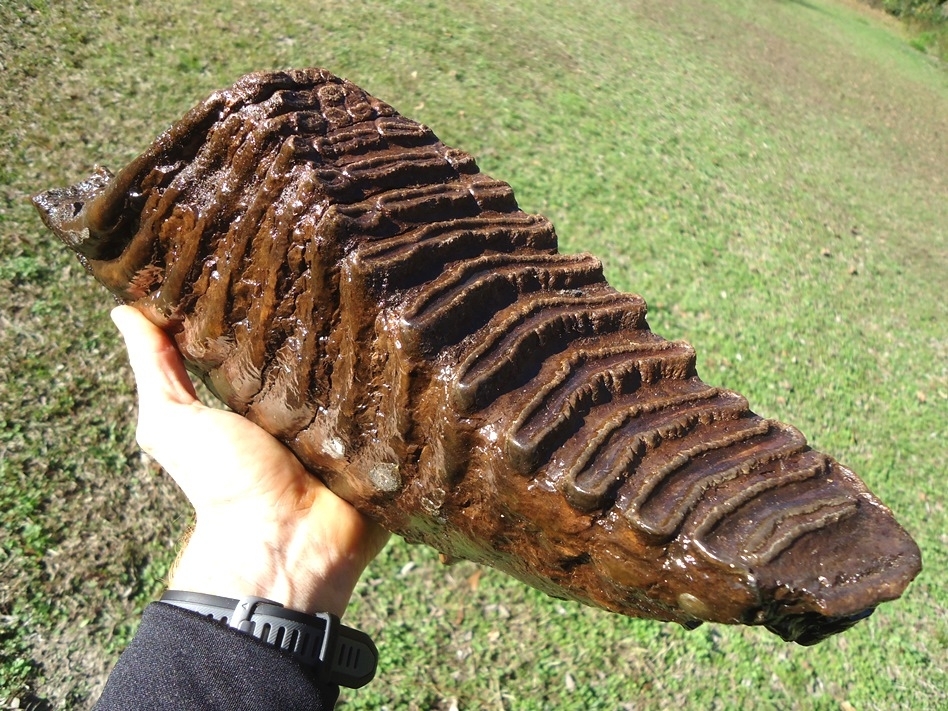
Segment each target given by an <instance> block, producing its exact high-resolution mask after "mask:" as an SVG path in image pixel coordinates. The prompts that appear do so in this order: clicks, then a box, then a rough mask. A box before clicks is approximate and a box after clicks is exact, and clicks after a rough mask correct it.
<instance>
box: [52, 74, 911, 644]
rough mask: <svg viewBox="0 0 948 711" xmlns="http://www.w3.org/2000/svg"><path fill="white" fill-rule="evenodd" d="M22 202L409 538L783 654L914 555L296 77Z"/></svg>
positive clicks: (672, 355) (628, 304) (254, 414)
mask: <svg viewBox="0 0 948 711" xmlns="http://www.w3.org/2000/svg"><path fill="white" fill-rule="evenodd" d="M34 202H35V204H36V206H37V208H38V209H39V211H40V213H41V214H42V216H43V219H44V221H45V222H46V224H47V225H48V226H49V227H50V228H51V229H52V230H53V231H54V232H55V233H57V234H58V235H59V236H60V237H61V238H62V239H63V241H64V242H65V243H66V244H67V245H68V246H69V247H71V248H72V249H73V250H75V251H76V253H77V254H78V255H79V258H80V260H82V262H83V264H85V266H86V267H87V268H88V269H89V271H91V272H92V274H93V275H94V276H95V277H96V278H97V279H98V280H99V281H100V282H102V283H103V284H104V285H105V286H107V287H108V288H109V289H110V290H111V291H112V293H113V294H115V295H116V296H117V297H118V299H119V300H120V301H122V302H127V303H131V304H133V305H135V306H136V307H138V308H139V309H140V310H141V311H143V312H144V313H145V314H146V315H147V316H148V317H149V318H151V319H152V320H153V321H154V322H155V323H157V324H158V325H160V326H161V327H162V328H164V329H166V330H167V331H168V332H169V333H171V334H173V335H174V338H175V340H176V342H177V344H178V346H179V347H180V349H181V352H182V353H183V355H184V357H185V359H186V361H187V363H188V366H189V368H190V369H191V370H192V371H193V372H194V373H196V374H197V375H198V376H200V377H201V378H202V379H203V380H204V382H206V383H207V385H208V386H209V387H210V389H211V390H212V391H213V392H214V393H215V394H217V395H218V396H219V397H220V398H221V399H222V400H223V401H224V402H225V403H227V405H229V406H230V407H231V408H233V409H234V410H235V411H237V412H239V413H242V414H243V415H245V416H246V417H248V418H250V419H251V420H253V421H254V422H257V423H259V424H260V425H261V426H263V427H264V428H265V429H267V430H268V431H269V432H271V433H273V434H274V435H275V436H277V437H278V438H279V439H280V440H281V441H283V442H285V443H286V444H287V446H289V447H290V449H292V450H293V451H294V452H295V453H296V455H297V456H298V457H299V458H300V460H301V461H302V462H303V463H304V464H305V465H306V466H307V468H308V469H309V470H310V471H311V472H313V473H314V474H315V475H317V476H319V477H320V478H321V479H323V480H324V481H325V482H326V484H328V485H329V487H330V488H331V489H332V490H333V491H335V492H336V493H337V494H339V495H340V496H342V497H343V498H345V499H347V500H349V501H350V502H352V503H353V504H354V505H355V506H356V507H358V508H359V509H360V510H361V511H363V512H365V513H366V514H368V515H370V516H371V517H373V518H375V519H376V520H378V521H379V522H380V523H382V524H383V525H384V526H386V527H387V528H389V529H390V530H392V531H394V532H396V533H399V534H401V535H402V536H404V537H405V538H407V539H408V540H410V541H415V542H424V543H427V544H429V545H431V546H434V547H435V548H437V549H438V550H439V551H441V552H442V553H444V554H445V555H447V556H449V557H452V558H457V557H460V558H468V559H471V560H474V561H477V562H480V563H486V564H488V565H492V566H495V567H497V568H500V569H501V570H504V571H506V572H508V573H510V574H512V575H514V576H516V577H518V578H520V579H521V580H523V581H525V582H527V583H529V584H531V585H534V586H536V587H537V588H539V589H541V590H543V591H545V592H547V593H549V594H551V595H554V596H557V597H563V598H570V599H574V600H579V601H581V602H584V603H588V604H590V605H595V606H599V607H602V608H605V609H607V610H612V611H615V612H619V613H623V614H626V615H632V616H640V617H651V618H657V619H663V620H675V621H678V622H680V623H682V624H684V625H686V626H695V625H697V624H698V623H699V622H701V621H703V620H713V621H718V622H726V623H744V624H755V625H758V624H759V625H765V626H767V627H768V628H769V629H771V630H773V631H774V632H776V633H778V634H780V635H781V636H782V637H784V638H785V639H791V640H795V641H797V642H800V643H801V644H810V643H813V642H816V641H818V640H820V639H822V638H823V637H825V636H827V635H829V634H832V633H834V632H838V631H840V630H842V629H845V628H846V627H848V626H850V625H851V624H853V623H854V622H855V621H856V620H858V619H861V618H862V617H864V616H866V615H867V614H869V613H870V612H871V611H872V610H873V608H874V607H875V606H876V605H877V604H878V603H880V602H882V601H886V600H892V599H895V598H897V597H898V596H899V595H900V594H901V593H902V592H903V590H904V589H905V587H906V586H907V585H908V583H909V581H910V580H911V579H912V578H913V577H914V576H915V575H916V574H917V573H918V571H919V569H920V555H919V551H918V548H917V547H916V545H915V543H914V542H913V541H912V539H911V538H910V537H909V536H908V534H906V532H905V531H904V530H903V529H902V528H901V527H900V526H899V525H898V523H897V522H896V521H895V520H894V518H893V517H892V515H891V513H890V511H889V510H888V509H887V508H886V507H885V506H883V505H882V504H881V503H880V502H879V501H878V500H877V499H876V498H875V497H874V496H873V495H872V494H871V493H870V492H869V491H868V490H867V489H866V487H865V486H864V485H863V483H862V482H861V481H860V480H859V479H858V478H857V477H856V476H855V475H854V474H853V473H852V472H851V471H849V470H848V469H847V468H845V467H843V466H842V465H840V464H839V463H838V462H836V461H835V460H833V459H832V458H831V457H829V456H827V455H825V454H821V453H819V452H816V451H813V450H812V449H810V448H809V447H808V446H807V444H806V440H805V439H804V437H803V435H801V434H800V432H799V431H797V430H796V429H794V428H793V427H790V426H788V425H784V424H781V423H779V422H775V421H773V420H768V419H765V418H762V417H759V416H758V415H756V414H754V413H753V412H751V411H750V410H749V409H748V403H747V401H746V400H745V399H744V398H743V397H741V396H740V395H738V394H736V393H734V392H730V391H728V390H723V389H720V388H716V387H713V386H710V385H707V384H705V383H704V382H702V381H701V380H700V379H699V378H698V375H697V373H696V370H695V355H694V351H693V349H692V348H691V346H689V345H688V344H687V343H684V342H680V341H666V340H663V339H662V338H660V337H658V336H657V335H655V334H653V333H652V332H651V331H650V330H649V328H648V325H647V323H646V318H645V315H646V309H645V302H644V301H643V300H642V298H640V297H639V296H634V295H631V294H623V293H619V292H618V291H616V290H615V289H613V288H611V287H610V286H609V285H608V283H606V281H605V280H604V278H603V276H602V269H601V264H600V262H599V261H598V260H596V259H595V258H594V257H592V256H590V255H588V254H580V255H574V256H568V255H562V254H559V253H558V252H557V244H556V236H555V233H554V230H553V227H552V225H551V224H550V223H549V222H548V221H547V220H546V219H544V218H543V217H540V216H536V215H529V214H526V213H524V212H522V211H521V210H520V209H519V208H518V207H517V203H516V201H515V200H514V196H513V192H512V191H511V188H510V186H509V185H507V184H506V183H503V182H500V181H498V180H493V179H491V178H489V177H488V176H486V175H483V174H482V173H480V172H478V169H477V166H476V164H475V162H474V159H473V158H472V157H471V156H470V155H468V154H467V153H464V152H463V151H460V150H457V149H453V148H449V147H447V146H445V145H444V144H442V143H441V142H440V141H439V140H438V139H437V137H436V136H435V135H434V134H433V133H432V132H431V131H430V130H429V129H428V128H427V127H426V126H423V125H421V124H419V123H415V122H414V121H411V120H409V119H407V118H404V117H403V116H401V115H399V114H398V113H397V112H396V111H395V110H394V109H392V108H391V107H390V106H388V105H386V104H385V103H383V102H381V101H379V100H377V99H375V98H373V97H372V96H370V95H368V94H367V93H365V92H364V91H362V90H361V89H359V88H358V87H356V86H354V85H353V84H351V83H349V82H346V81H343V80H341V79H339V78H337V77H334V76H332V75H331V74H329V73H327V72H325V71H321V70H304V71H295V72H287V73H274V74H253V75H249V76H247V77H244V78H242V79H240V80H239V81H238V82H237V83H236V84H235V85H234V86H232V87H230V88H228V89H226V90H223V91H220V92H217V93H215V94H213V95H211V96H210V97H209V98H208V99H206V100H205V101H204V102H203V103H201V104H199V105H198V106H197V107H195V108H194V109H193V110H191V111H190V112H189V113H188V114H187V115H185V116H184V117H183V118H182V119H181V120H180V121H179V122H178V123H176V124H175V125H174V126H173V127H172V128H171V129H169V130H168V131H167V132H166V133H164V134H163V135H162V136H160V137H159V138H158V139H157V141H156V142H155V143H154V144H153V145H152V146H151V147H150V148H149V149H148V150H147V151H146V152H145V153H144V154H143V155H142V156H140V157H139V158H138V159H136V160H135V161H134V162H133V163H131V164H130V165H129V166H128V167H126V168H125V169H124V170H122V171H121V172H119V173H118V174H117V175H115V176H114V177H113V176H112V175H111V174H110V173H109V172H108V171H106V170H104V169H102V168H98V169H97V170H96V172H95V173H94V174H93V176H92V177H90V178H89V179H87V180H86V181H83V182H81V183H79V184H78V185H76V186H74V187H72V188H67V189H64V190H51V191H49V192H46V193H44V194H42V195H39V196H37V197H36V198H34Z"/></svg>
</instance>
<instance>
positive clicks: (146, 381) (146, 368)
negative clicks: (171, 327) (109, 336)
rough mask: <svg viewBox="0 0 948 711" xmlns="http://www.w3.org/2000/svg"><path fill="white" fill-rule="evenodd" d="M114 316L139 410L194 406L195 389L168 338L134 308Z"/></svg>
mask: <svg viewBox="0 0 948 711" xmlns="http://www.w3.org/2000/svg"><path fill="white" fill-rule="evenodd" d="M111 316H112V321H113V322H114V323H115V325H116V327H118V330H119V332H120V333H121V334H122V337H123V338H124V339H125V346H126V348H127V349H128V359H129V362H130V363H131V366H132V372H134V373H135V382H136V384H137V386H138V399H139V406H140V408H142V409H145V408H148V407H152V406H154V405H162V404H170V403H173V404H180V405H190V404H193V403H194V402H195V401H196V400H197V395H196V394H195V392H194V385H193V384H192V383H191V378H190V377H189V376H188V372H187V370H185V367H184V362H183V361H182V359H181V354H180V353H179V352H178V349H177V347H175V345H174V343H173V342H172V340H171V339H170V338H169V337H168V335H167V334H166V333H165V332H164V331H162V330H161V329H160V328H158V327H157V326H155V325H154V324H153V323H152V322H151V321H149V320H148V319H147V318H145V316H143V315H142V313H141V312H139V311H138V310H137V309H135V308H132V307H131V306H117V307H116V308H114V309H112V314H111Z"/></svg>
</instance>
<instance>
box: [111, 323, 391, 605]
mask: <svg viewBox="0 0 948 711" xmlns="http://www.w3.org/2000/svg"><path fill="white" fill-rule="evenodd" d="M112 320H113V321H114V322H115V325H116V326H117V327H118V329H119V331H121V333H122V336H123V337H124V339H125V344H126V346H127V348H128V355H129V360H130V362H131V365H132V370H133V371H134V373H135V380H136V382H137V385H138V400H139V414H138V430H137V438H138V443H139V445H140V446H141V448H142V449H143V450H144V451H145V452H146V453H147V454H149V455H151V456H152V457H154V458H155V459H156V460H157V461H158V463H159V464H161V466H162V467H164V469H165V470H166V471H167V472H168V473H169V474H170V475H171V477H172V478H173V479H174V480H175V482H177V484H178V486H179V487H181V490H182V491H183V492H184V494H185V496H187V498H188V500H189V501H190V502H191V505H192V506H193V507H194V510H195V514H196V523H195V526H194V530H193V531H192V533H191V536H190V538H189V539H188V540H187V543H186V546H185V548H184V550H183V551H182V552H181V553H180V555H179V557H178V560H177V562H176V564H175V566H174V568H173V569H172V572H171V575H170V579H169V584H170V586H171V587H173V588H175V589H179V590H188V591H192V592H201V593H208V594H211V595H220V596H222V597H230V598H240V597H244V596H247V595H254V596H258V597H264V598H268V599H270V600H274V601H276V602H280V603H283V604H284V605H285V606H286V607H288V608H290V609H294V610H299V611H301V612H332V613H333V614H335V615H338V616H340V617H341V616H342V614H343V612H344V611H345V608H346V605H347V604H348V602H349V598H350V596H351V595H352V591H353V589H354V588H355V585H356V582H358V580H359V577H360V576H361V575H362V572H363V570H364V569H365V567H366V565H368V563H369V562H370V561H371V560H372V559H373V558H374V557H375V556H376V555H377V554H378V553H379V551H380V550H381V549H382V546H384V545H385V542H386V540H388V533H387V532H386V531H384V529H382V528H381V527H379V526H378V525H377V524H375V523H373V522H372V521H370V520H369V519H367V518H366V517H364V516H363V515H362V514H360V513H359V512H358V511H356V510H355V509H354V508H353V507H352V506H351V505H349V504H348V503H347V502H345V501H343V500H342V499H340V498H339V497H337V496H336V495H335V494H333V493H332V492H331V491H329V489H327V488H326V486H325V485H324V484H323V483H322V482H320V481H319V480H318V479H317V478H316V477H314V476H313V475H312V474H310V473H309V472H307V471H306V469H304V468H303V465H302V464H300V462H299V460H298V459H297V458H296V457H295V456H294V455H293V453H292V452H290V450H289V449H287V448H286V447H285V446H284V445H283V444H281V443H280V442H279V441H278V440H277V439H275V438H274V437H272V436H271V435H270V434H268V433H267V432H266V431H264V430H263V429H262V428H260V427H258V426H257V425H256V424H254V423H253V422H251V421H250V420H248V419H246V418H244V417H242V416H240V415H238V414H236V413H233V412H229V411H225V410H217V409H213V408H209V407H206V406H205V405H203V404H201V402H200V401H199V400H198V398H197V396H196V394H195V391H194V386H193V385H192V383H191V379H190V377H189V376H188V374H187V371H186V370H185V367H184V363H183V361H182V359H181V355H180V353H179V352H178V350H177V348H176V347H175V345H174V343H173V342H172V340H171V339H170V338H169V337H168V336H167V335H166V334H165V333H164V332H163V331H161V330H160V329H159V328H158V327H156V326H155V325H153V324H152V323H151V322H150V321H148V319H146V318H145V317H144V316H143V315H142V314H141V313H140V312H139V311H137V310H136V309H134V308H132V307H130V306H119V307H117V308H115V309H114V310H113V311H112Z"/></svg>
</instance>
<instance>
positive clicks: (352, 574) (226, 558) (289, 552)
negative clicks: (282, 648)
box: [168, 525, 362, 617]
mask: <svg viewBox="0 0 948 711" xmlns="http://www.w3.org/2000/svg"><path fill="white" fill-rule="evenodd" d="M361 572H362V567H361V566H359V565H354V564H353V561H347V560H345V559H338V557H334V556H331V555H328V554H327V553H326V552H321V551H319V549H318V547H317V546H314V545H313V544H312V543H311V542H309V541H305V540H303V541H294V540H293V538H292V537H285V536H284V537H278V536H267V535H265V534H264V533H262V532H260V531H256V533H254V531H253V528H252V527H248V529H246V530H241V531H232V532H230V535H227V533H225V530H224V529H223V528H222V527H219V526H200V525H198V526H197V527H195V529H194V531H193V532H192V533H191V536H190V538H189V539H188V540H187V542H186V545H185V546H184V548H183V550H182V551H181V553H180V554H179V556H178V559H177V561H176V562H175V564H174V566H173V567H172V570H171V573H170V574H169V577H168V585H169V587H171V588H174V589H178V590H190V591H193V592H197V593H204V594H208V595H218V596H221V597H228V598H242V597H247V596H254V597H261V598H266V599H269V600H274V601H276V602H279V603H280V604H282V605H284V606H285V607H287V608H288V609H292V610H298V611H300V612H305V613H309V614H313V613H316V612H330V613H332V614H334V615H336V616H337V617H342V616H343V614H344V613H345V610H346V607H347V605H348V603H349V598H350V597H351V595H352V591H353V590H354V588H355V585H356V583H357V582H358V578H359V575H360V574H361Z"/></svg>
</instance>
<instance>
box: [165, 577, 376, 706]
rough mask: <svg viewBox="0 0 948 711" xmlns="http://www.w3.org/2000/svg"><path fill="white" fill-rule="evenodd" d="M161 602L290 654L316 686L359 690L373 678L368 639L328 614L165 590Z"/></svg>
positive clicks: (270, 602)
mask: <svg viewBox="0 0 948 711" xmlns="http://www.w3.org/2000/svg"><path fill="white" fill-rule="evenodd" d="M160 602H163V603H165V604H166V605H174V606H175V607H183V608H184V609H185V610H191V611H193V612H197V613H198V614H201V615H203V616H205V617H209V618H211V619H214V620H217V621H218V622H223V623H224V624H226V625H227V626H228V627H232V628H233V629H235V630H239V631H240V632H245V633H247V634H249V635H251V636H253V637H256V638H257V639H258V640H260V641H261V642H265V643H266V644H269V645H270V646H272V647H276V648H277V649H281V650H283V651H284V652H289V653H290V654H292V655H293V657H295V658H296V660H297V661H298V662H299V663H300V664H302V665H303V666H305V667H307V668H308V669H310V670H312V671H313V672H314V673H315V674H316V677H317V679H318V680H319V681H320V682H323V683H330V684H338V685H340V686H346V687H349V688H351V689H358V688H359V687H361V686H365V685H366V684H368V683H369V682H370V681H372V678H373V677H374V676H375V669H376V667H377V666H378V659H379V655H378V650H376V648H375V644H373V643H372V639H371V638H370V637H369V636H368V635H367V634H365V632H360V631H359V630H356V629H352V628H351V627H346V626H345V625H343V624H341V623H340V622H339V618H338V617H336V616H335V615H333V614H332V613H329V612H317V613H316V614H314V615H309V614H306V613H304V612H297V611H295V610H288V609H286V608H285V607H283V605H281V604H280V603H278V602H274V601H273V600H267V599H266V598H262V597H245V598H241V599H240V600H234V599H232V598H227V597H218V596H217V595H205V594H204V593H195V592H185V591H183V590H168V591H166V592H165V594H164V595H162V596H161V600H160Z"/></svg>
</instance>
